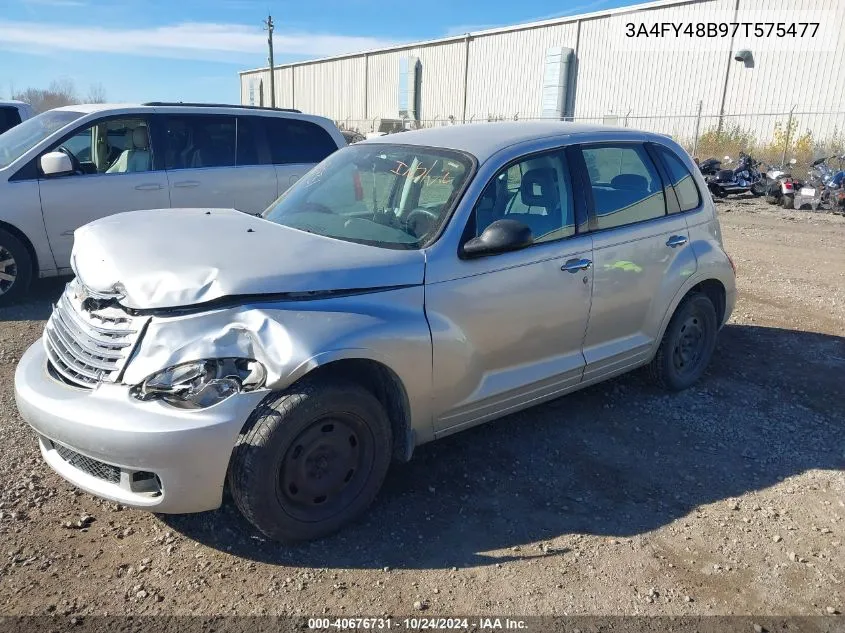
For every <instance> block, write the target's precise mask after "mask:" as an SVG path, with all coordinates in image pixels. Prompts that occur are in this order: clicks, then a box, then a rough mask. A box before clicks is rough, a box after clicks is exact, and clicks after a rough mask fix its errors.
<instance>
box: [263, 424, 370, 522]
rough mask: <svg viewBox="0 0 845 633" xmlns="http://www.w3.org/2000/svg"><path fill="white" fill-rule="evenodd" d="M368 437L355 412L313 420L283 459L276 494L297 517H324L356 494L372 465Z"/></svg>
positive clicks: (348, 501) (336, 510)
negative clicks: (353, 413)
mask: <svg viewBox="0 0 845 633" xmlns="http://www.w3.org/2000/svg"><path fill="white" fill-rule="evenodd" d="M374 459H375V456H374V455H373V438H372V433H371V432H370V429H369V428H368V427H367V425H366V423H365V422H364V421H363V420H362V419H360V418H358V417H357V416H354V415H350V414H344V413H338V414H334V415H332V416H331V417H326V418H322V419H318V420H315V421H314V422H312V423H311V425H310V426H309V427H307V428H306V429H305V430H304V431H302V432H301V433H300V434H299V435H298V436H297V437H296V438H295V439H294V441H293V442H292V443H291V445H290V448H289V449H288V450H287V452H286V453H285V455H284V457H283V458H282V462H281V464H280V468H279V480H278V485H277V488H276V495H277V497H278V500H279V503H280V504H282V505H283V506H285V507H286V508H287V510H288V513H289V514H290V515H291V516H293V517H295V518H297V519H299V520H301V521H319V520H322V519H326V518H329V517H331V516H333V515H335V514H337V513H338V512H339V511H342V510H343V508H345V507H346V506H348V505H349V503H350V501H351V500H352V499H354V498H355V497H356V496H358V495H359V494H360V493H361V490H362V489H363V488H364V486H365V485H366V483H367V478H368V477H369V475H370V473H371V472H372V469H373V461H374Z"/></svg>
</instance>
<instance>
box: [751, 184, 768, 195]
mask: <svg viewBox="0 0 845 633" xmlns="http://www.w3.org/2000/svg"><path fill="white" fill-rule="evenodd" d="M750 191H751V195H752V196H754V197H755V198H759V197H760V196H762V195H763V194H765V193H766V190H765V188H764V187H763V186H762V185H759V184H758V183H754V184H753V185H751V189H750Z"/></svg>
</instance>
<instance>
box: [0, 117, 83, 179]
mask: <svg viewBox="0 0 845 633" xmlns="http://www.w3.org/2000/svg"><path fill="white" fill-rule="evenodd" d="M83 114H84V113H83V112H73V111H70V110H50V111H48V112H43V113H41V114H39V115H38V116H36V117H33V118H31V119H27V120H26V121H24V122H23V123H21V124H20V125H16V126H15V127H13V128H12V129H11V130H8V131H7V132H3V134H0V169H3V168H4V167H8V166H9V165H11V164H12V163H13V162H15V161H16V160H17V159H19V158H20V157H21V156H23V155H24V154H26V152H28V151H29V150H30V149H32V148H33V147H35V146H36V145H38V143H40V142H41V141H43V140H44V139H45V138H47V137H48V136H50V135H51V134H52V133H53V132H55V131H56V130H58V129H60V128H63V127H64V126H65V125H67V124H68V123H71V122H72V121H75V120H76V119H78V118H79V117H81V116H82V115H83Z"/></svg>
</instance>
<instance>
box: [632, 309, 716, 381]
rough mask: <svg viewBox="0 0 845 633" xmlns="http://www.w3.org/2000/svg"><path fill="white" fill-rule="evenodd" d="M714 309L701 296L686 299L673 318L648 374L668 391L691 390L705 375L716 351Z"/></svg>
mask: <svg viewBox="0 0 845 633" xmlns="http://www.w3.org/2000/svg"><path fill="white" fill-rule="evenodd" d="M718 330H719V323H718V318H717V316H716V309H715V308H714V306H713V302H712V301H710V298H709V297H708V296H707V295H705V294H701V293H696V294H692V295H689V296H687V297H685V298H684V300H683V301H681V304H680V305H679V306H678V308H677V309H676V310H675V314H674V315H672V320H671V321H669V326H668V327H667V328H666V332H665V333H664V334H663V340H662V341H661V342H660V347H659V348H658V349H657V354H656V355H655V357H654V359H653V360H652V361H651V365H650V366H649V370H650V373H651V376H652V378H653V379H654V381H655V382H657V384H658V385H660V386H661V387H664V388H666V389H669V390H671V391H682V390H684V389H687V388H689V387H691V386H692V385H693V384H694V383H695V382H696V381H697V380H698V379H699V378H701V375H702V374H703V373H704V370H705V369H706V368H707V365H708V364H709V363H710V357H711V356H712V355H713V349H714V348H715V347H716V334H717V332H718Z"/></svg>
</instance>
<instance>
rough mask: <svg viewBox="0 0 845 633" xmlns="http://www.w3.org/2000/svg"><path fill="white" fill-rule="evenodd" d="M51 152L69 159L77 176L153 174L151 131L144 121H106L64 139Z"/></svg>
mask: <svg viewBox="0 0 845 633" xmlns="http://www.w3.org/2000/svg"><path fill="white" fill-rule="evenodd" d="M51 151H60V152H64V153H65V154H67V155H68V156H70V158H71V161H72V162H73V165H74V169H75V170H76V172H77V173H78V174H79V173H81V174H86V175H90V174H122V173H128V172H132V173H137V172H146V171H152V168H153V163H152V148H151V147H150V131H149V126H148V125H147V122H146V120H144V119H109V120H106V121H100V122H98V123H95V124H94V125H92V126H91V127H88V128H86V129H84V130H81V131H79V132H77V133H76V134H74V135H73V136H71V137H70V138H68V139H65V140H64V141H62V142H61V143H59V145H57V146H56V147H54V148H53V149H52V150H51Z"/></svg>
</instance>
